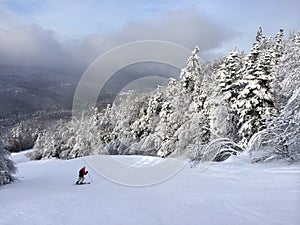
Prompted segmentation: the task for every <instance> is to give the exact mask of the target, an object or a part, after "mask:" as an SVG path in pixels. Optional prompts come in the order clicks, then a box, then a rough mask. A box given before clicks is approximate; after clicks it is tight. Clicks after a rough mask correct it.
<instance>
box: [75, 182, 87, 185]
mask: <svg viewBox="0 0 300 225" xmlns="http://www.w3.org/2000/svg"><path fill="white" fill-rule="evenodd" d="M90 183H91V182H83V183H79V184H77V183H75V185H83V184H90Z"/></svg>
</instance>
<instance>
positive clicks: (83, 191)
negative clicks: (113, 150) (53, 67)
mask: <svg viewBox="0 0 300 225" xmlns="http://www.w3.org/2000/svg"><path fill="white" fill-rule="evenodd" d="M119 157H121V159H122V160H124V157H123V156H119ZM127 157H128V156H127ZM135 157H136V156H135ZM12 158H13V159H14V160H15V161H16V162H17V167H18V174H17V175H16V176H17V177H18V178H19V180H18V181H17V182H15V183H13V184H10V185H5V186H3V187H0V199H1V207H0V224H1V225H35V224H36V225H44V224H49V225H54V224H55V225H60V224H61V225H67V224H70V225H77V224H78V225H82V224H84V225H89V224H97V225H99V224H103V225H111V224H112V225H156V224H160V225H162V224H163V225H166V224H169V225H176V224H183V225H186V224H187V225H193V224H195V225H198V224H217V225H219V224H223V225H225V224H230V225H232V224H243V225H244V224H264V225H267V224H272V225H275V224H284V225H289V224H291V225H292V224H293V225H296V224H300V213H299V212H300V164H296V163H295V164H291V165H287V163H282V162H281V163H279V162H278V163H270V164H249V163H248V162H246V160H241V159H230V160H228V161H226V162H223V163H212V164H211V165H210V166H209V167H208V168H207V169H205V170H202V169H200V168H199V167H198V168H190V167H189V166H186V167H185V168H184V169H182V170H181V171H180V172H179V173H177V174H176V175H175V176H173V177H172V178H171V179H169V180H167V181H165V182H162V183H159V184H156V185H152V186H147V187H128V186H123V185H119V184H116V183H113V182H110V181H108V180H107V179H104V178H103V177H101V176H99V175H98V174H97V173H96V172H95V171H93V170H92V169H91V168H89V166H88V165H87V169H88V170H89V173H90V177H91V178H92V183H91V184H89V185H80V186H78V185H74V184H73V182H74V181H75V180H76V178H77V177H76V176H77V171H78V169H80V167H81V166H83V165H86V162H85V161H84V160H83V159H80V158H79V159H75V160H69V161H63V160H54V159H53V160H41V161H28V160H27V159H26V158H25V156H24V153H19V154H14V155H13V156H12ZM135 159H136V158H135ZM160 160H161V159H160ZM166 160H167V159H166ZM125 161H126V160H125ZM141 161H145V162H147V160H145V158H143V160H141ZM149 161H151V162H152V161H153V158H151V160H149ZM86 180H87V181H88V180H89V177H87V178H86Z"/></svg>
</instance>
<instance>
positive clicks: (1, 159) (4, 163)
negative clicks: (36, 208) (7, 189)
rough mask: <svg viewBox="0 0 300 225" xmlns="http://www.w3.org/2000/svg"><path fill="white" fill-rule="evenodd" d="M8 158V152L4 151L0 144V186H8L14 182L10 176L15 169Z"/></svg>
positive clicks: (0, 143)
mask: <svg viewBox="0 0 300 225" xmlns="http://www.w3.org/2000/svg"><path fill="white" fill-rule="evenodd" d="M9 156H10V152H9V151H7V150H6V149H4V146H3V143H2V142H0V185H4V184H8V183H11V182H12V181H14V180H15V178H14V177H13V175H12V174H14V173H15V172H16V170H17V169H16V167H15V165H14V163H13V161H12V160H11V159H10V158H9Z"/></svg>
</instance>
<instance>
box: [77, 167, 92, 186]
mask: <svg viewBox="0 0 300 225" xmlns="http://www.w3.org/2000/svg"><path fill="white" fill-rule="evenodd" d="M88 172H89V171H85V166H84V167H82V168H81V169H80V170H79V177H78V181H76V184H83V181H84V175H87V173H88Z"/></svg>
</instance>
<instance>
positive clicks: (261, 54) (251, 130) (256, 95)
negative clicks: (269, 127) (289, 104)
mask: <svg viewBox="0 0 300 225" xmlns="http://www.w3.org/2000/svg"><path fill="white" fill-rule="evenodd" d="M259 33H261V31H259ZM264 38H266V37H264ZM256 40H258V41H256V42H255V43H254V44H253V46H252V48H251V51H250V53H249V55H248V56H247V58H246V60H245V65H244V67H243V71H242V73H243V78H242V79H241V81H240V84H239V85H240V86H241V87H242V88H243V89H242V91H240V92H239V95H238V97H237V99H238V101H237V113H238V116H239V126H240V131H239V132H240V134H241V136H242V137H243V138H244V142H246V141H247V140H249V139H250V137H251V136H252V135H253V134H255V133H256V132H258V131H259V130H261V129H262V125H263V120H262V119H263V116H264V115H266V114H270V113H272V112H273V110H274V100H273V97H272V94H271V82H272V81H273V79H274V78H273V76H272V73H271V72H272V68H273V67H272V55H271V54H272V52H271V50H270V49H269V48H266V49H264V48H262V46H261V42H260V40H261V38H256Z"/></svg>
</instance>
